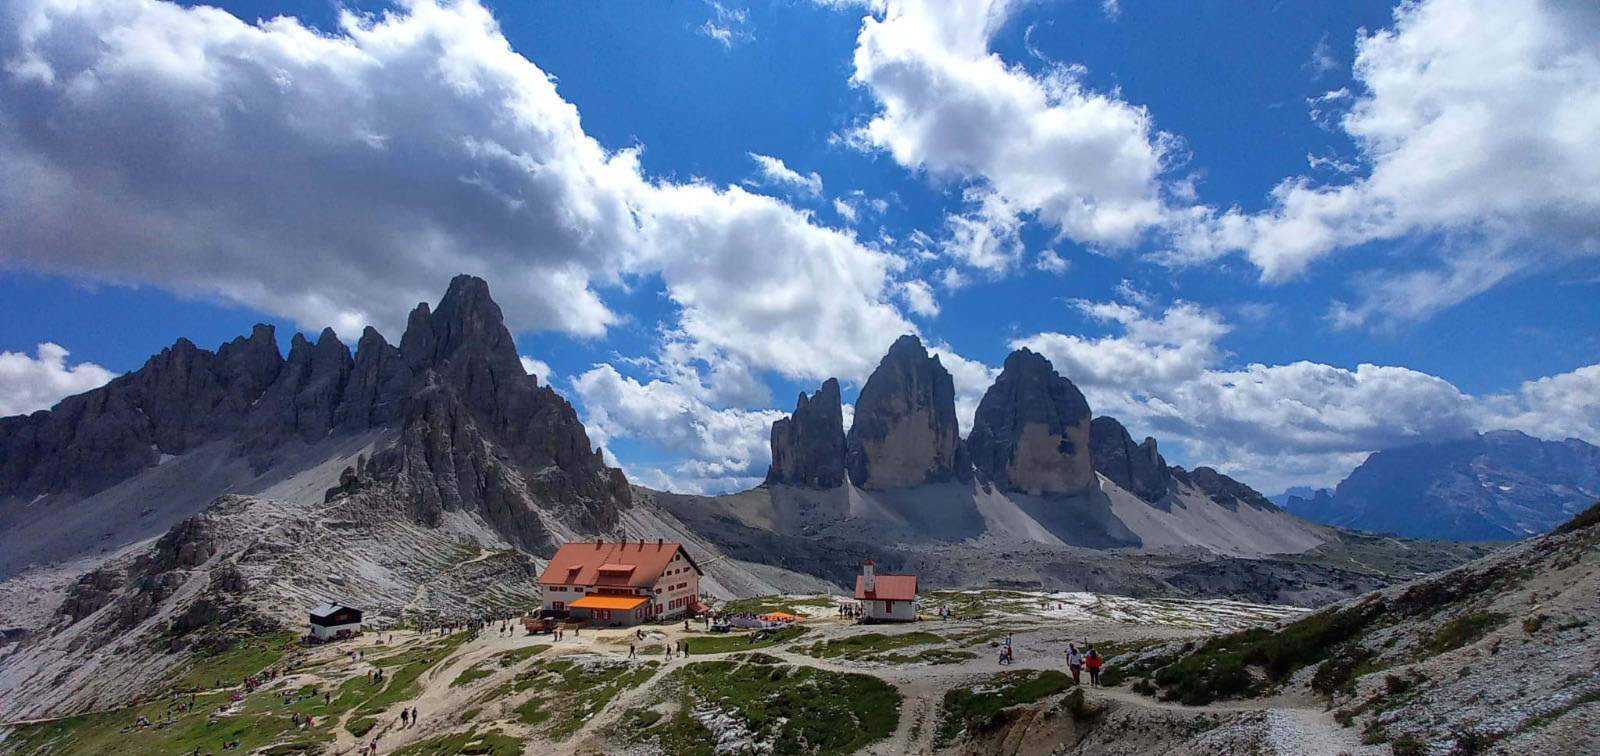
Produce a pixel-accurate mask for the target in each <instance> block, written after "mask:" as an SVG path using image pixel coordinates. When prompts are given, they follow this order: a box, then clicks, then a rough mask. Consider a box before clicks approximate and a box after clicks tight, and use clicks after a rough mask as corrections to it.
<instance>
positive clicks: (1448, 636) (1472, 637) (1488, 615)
mask: <svg viewBox="0 0 1600 756" xmlns="http://www.w3.org/2000/svg"><path fill="white" fill-rule="evenodd" d="M1506 619H1507V617H1506V615H1504V614H1500V613H1499V612H1468V613H1466V614H1463V615H1461V616H1459V617H1456V618H1455V619H1453V620H1450V621H1449V622H1446V623H1444V624H1443V625H1440V626H1439V629H1438V630H1435V631H1434V633H1433V637H1432V638H1430V639H1429V641H1428V650H1430V651H1432V652H1433V653H1435V654H1442V653H1445V652H1446V651H1454V650H1455V649H1458V648H1461V647H1462V646H1465V645H1467V644H1469V643H1472V642H1474V641H1477V640H1478V639H1479V638H1482V637H1483V636H1485V635H1488V634H1489V631H1491V630H1493V629H1495V628H1497V627H1499V626H1501V625H1503V624H1505V622H1506Z"/></svg>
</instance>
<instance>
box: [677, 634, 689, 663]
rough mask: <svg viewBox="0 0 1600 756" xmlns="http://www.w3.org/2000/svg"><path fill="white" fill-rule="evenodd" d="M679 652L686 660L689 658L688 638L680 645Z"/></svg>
mask: <svg viewBox="0 0 1600 756" xmlns="http://www.w3.org/2000/svg"><path fill="white" fill-rule="evenodd" d="M678 650H679V651H680V652H682V653H683V658H685V659H687V658H689V639H688V638H684V639H683V642H682V643H679V644H678Z"/></svg>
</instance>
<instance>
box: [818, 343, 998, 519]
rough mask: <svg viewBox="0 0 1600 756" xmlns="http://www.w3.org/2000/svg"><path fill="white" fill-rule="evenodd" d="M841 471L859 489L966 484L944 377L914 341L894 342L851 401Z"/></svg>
mask: <svg viewBox="0 0 1600 756" xmlns="http://www.w3.org/2000/svg"><path fill="white" fill-rule="evenodd" d="M845 447H846V449H845V468H846V470H847V471H848V472H849V475H850V480H851V482H853V483H855V484H856V485H857V486H859V487H862V488H874V489H887V488H903V487H907V486H916V485H921V484H923V483H933V482H939V481H946V480H951V479H959V480H971V477H972V463H971V462H970V461H969V460H968V459H967V455H966V447H965V445H963V444H962V443H961V435H960V431H959V429H958V426H957V422H956V391H955V383H954V382H953V381H952V380H951V378H950V372H949V371H947V370H945V369H944V365H941V364H940V363H939V358H938V357H936V356H931V355H929V354H928V350H927V349H925V348H923V346H922V340H921V339H918V338H917V337H916V336H912V335H906V336H901V337H900V338H899V339H896V340H895V342H894V344H893V345H892V346H890V347H889V352H888V354H886V355H884V358H883V361H882V362H879V363H878V367H877V369H876V370H873V371H872V376H871V377H869V378H868V379H867V383H866V385H864V386H862V387H861V395H860V397H858V398H857V399H856V412H855V421H854V422H853V423H852V424H851V426H850V433H849V435H848V436H847V438H846V442H845Z"/></svg>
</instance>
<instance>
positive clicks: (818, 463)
mask: <svg viewBox="0 0 1600 756" xmlns="http://www.w3.org/2000/svg"><path fill="white" fill-rule="evenodd" d="M844 459H845V437H844V412H843V410H842V408H841V404H840V400H839V381H838V380H837V379H834V378H829V379H828V380H826V381H824V382H823V384H822V387H821V388H819V389H817V391H816V393H815V394H812V395H811V396H810V397H807V396H806V395H805V394H804V393H801V394H800V397H799V398H798V399H796V400H795V405H794V413H793V414H791V415H790V416H788V417H786V418H783V419H781V420H778V421H777V422H775V423H773V424H772V466H771V467H769V468H767V482H768V483H785V484H788V485H793V486H803V487H806V488H833V487H835V486H840V485H843V484H844V479H845V470H844Z"/></svg>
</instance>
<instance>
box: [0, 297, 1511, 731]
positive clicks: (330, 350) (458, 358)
mask: <svg viewBox="0 0 1600 756" xmlns="http://www.w3.org/2000/svg"><path fill="white" fill-rule="evenodd" d="M840 401H841V400H840V391H839V384H838V381H837V380H829V381H826V382H824V383H823V384H822V385H821V386H820V387H819V388H818V390H817V391H816V392H814V393H812V394H809V395H804V394H803V395H801V396H800V397H798V399H797V401H796V406H795V410H794V412H793V413H792V414H791V415H789V416H788V417H786V418H784V419H781V420H779V421H778V422H776V423H774V424H773V427H772V429H771V443H772V465H771V468H770V470H769V472H768V475H767V478H766V480H765V482H764V483H763V484H761V485H759V486H757V487H755V488H753V489H750V490H747V491H741V492H738V493H733V494H728V495H724V496H691V495H683V494H674V493H669V492H663V491H653V490H650V489H647V488H643V487H639V486H634V485H630V484H629V483H628V481H627V479H626V477H625V476H624V474H623V473H622V471H620V470H618V469H615V468H611V467H608V466H607V465H606V464H605V463H604V461H603V460H604V457H603V454H602V453H601V451H600V450H599V449H596V448H595V447H594V446H593V445H592V444H591V442H590V440H589V437H588V434H587V432H586V430H585V429H584V427H583V424H582V423H581V422H580V420H579V418H578V415H577V413H576V412H575V411H574V409H573V407H572V406H571V405H570V404H569V403H568V402H567V401H566V400H565V399H563V398H562V397H561V396H560V395H559V394H558V393H557V392H556V391H554V390H553V389H552V388H550V387H549V386H547V385H542V384H541V383H540V381H539V379H538V378H537V377H535V376H530V375H528V374H527V373H526V372H525V370H524V368H523V367H522V364H521V361H520V360H519V359H518V356H517V351H516V349H515V345H514V342H513V339H512V336H511V333H510V332H509V331H508V330H507V329H506V327H505V325H504V323H503V319H502V315H501V311H500V308H499V306H498V305H496V304H495V302H494V300H493V299H492V297H491V296H490V293H489V287H488V284H487V283H486V282H484V281H483V280H481V279H478V278H474V277H471V276H458V277H456V278H455V279H453V280H452V281H451V282H450V285H449V288H448V289H447V291H446V292H445V294H444V296H443V298H442V299H441V300H440V301H439V302H438V304H437V306H435V307H429V306H428V305H427V304H419V305H417V307H416V308H415V309H414V310H413V311H412V313H411V316H410V318H409V319H408V323H407V327H406V329H405V332H404V333H403V334H402V336H401V338H400V340H399V343H398V345H394V344H391V343H390V342H389V341H387V340H386V339H385V338H384V337H383V336H382V335H381V334H379V333H378V332H377V331H376V330H374V329H371V328H368V329H366V330H365V331H364V332H363V333H362V335H361V338H360V339H359V340H358V342H357V345H356V349H355V351H354V353H352V352H351V351H350V350H349V349H348V348H347V347H346V346H345V345H344V344H343V343H342V342H341V341H340V340H339V338H338V336H337V335H336V334H335V333H334V332H332V331H331V330H324V331H323V332H322V333H321V334H320V335H319V336H318V337H317V339H316V340H315V341H313V340H311V339H308V338H306V337H304V336H303V335H298V334H297V335H296V336H295V337H294V338H293V339H292V340H291V345H290V349H289V352H288V354H287V355H284V354H282V353H281V352H280V351H279V350H278V348H277V345H276V339H275V334H274V332H273V330H272V329H271V327H270V326H258V327H256V328H255V329H254V330H253V331H252V333H251V334H250V335H249V336H246V337H241V338H238V339H235V340H233V341H230V342H228V343H226V344H223V345H222V346H221V347H219V348H218V349H217V350H215V351H210V350H205V349H201V348H199V347H197V346H196V345H194V344H192V343H190V342H189V341H187V340H185V339H180V340H178V341H177V342H176V343H175V344H174V345H173V346H172V347H170V348H168V349H165V350H163V351H162V352H161V353H159V354H157V355H155V356H153V357H151V358H150V359H149V360H148V361H147V362H146V363H145V365H144V366H143V367H141V368H139V369H138V370H135V371H133V372H131V373H128V374H126V375H124V376H121V377H119V378H117V379H115V380H113V381H111V382H110V383H109V384H107V385H105V386H103V387H101V388H98V389H94V390H92V391H89V392H85V393H83V394H79V395H76V396H72V397H68V398H67V399H64V400H62V401H61V402H60V403H58V404H57V405H56V406H54V407H52V408H51V409H49V410H45V411H40V412H35V413H33V414H30V415H25V416H16V417H8V418H3V419H0V617H4V623H5V627H3V628H0V630H3V631H4V637H5V639H6V641H7V643H6V644H5V645H3V646H0V690H6V691H10V692H11V693H12V695H11V696H10V697H9V698H7V699H6V700H4V701H0V716H8V717H15V716H31V715H35V714H38V713H43V712H60V711H82V710H86V709H89V708H93V707H98V706H105V705H108V704H111V703H113V702H115V701H117V700H121V699H125V698H126V697H128V696H131V695H137V694H138V693H139V691H141V690H143V689H145V688H147V687H148V686H149V685H152V684H155V683H156V682H157V681H160V680H163V679H167V678H168V677H169V676H170V675H171V674H172V673H173V671H174V669H175V668H177V666H178V665H181V664H182V663H183V659H185V658H186V654H190V653H192V652H197V651H201V650H205V649H217V648H226V647H230V646H231V645H235V644H237V643H238V642H240V640H241V639H243V638H248V637H250V633H253V632H258V631H259V630H260V629H262V628H269V627H274V626H282V625H284V624H286V623H293V622H298V621H302V620H303V617H304V615H303V613H302V612H303V610H304V608H305V607H308V606H313V605H316V604H319V603H322V602H325V601H328V600H330V599H332V600H339V601H343V602H348V603H353V604H355V605H358V606H363V607H367V608H368V609H369V612H368V617H369V618H371V619H372V621H375V622H388V621H398V620H402V619H407V620H415V619H418V618H423V617H439V616H461V614H463V613H465V612H470V611H479V610H485V609H499V608H504V607H508V606H516V607H521V606H527V605H529V604H530V603H534V602H536V601H537V600H538V590H537V587H536V585H535V584H534V579H533V576H534V575H536V574H537V572H538V570H539V569H540V567H541V566H542V563H543V560H544V559H545V558H548V557H549V556H550V555H551V554H552V553H553V551H554V549H555V548H556V547H557V545H558V544H560V543H563V542H566V541H571V540H577V539H589V538H601V539H628V540H636V539H669V540H672V541H676V542H681V543H683V544H685V545H686V547H687V548H688V549H689V550H690V551H691V553H692V554H693V555H694V556H695V558H696V560H697V562H699V563H700V564H701V566H702V568H703V569H704V571H705V577H704V578H703V579H702V581H701V588H702V590H704V591H706V592H708V593H709V594H711V595H713V596H717V597H737V596H752V595H760V594H773V593H786V592H828V591H836V590H838V586H841V585H843V584H846V583H847V582H849V581H852V580H853V578H854V574H855V572H856V570H857V565H859V564H860V562H861V560H862V559H863V558H866V557H872V558H875V559H876V560H877V561H878V563H879V564H880V565H881V566H882V569H884V570H885V571H886V572H889V571H892V572H900V571H908V572H914V573H916V574H918V575H919V577H920V582H921V585H923V586H924V587H925V588H927V589H939V588H975V587H1010V588H1029V589H1049V590H1091V591H1104V592H1111V593H1118V594H1124V595H1135V596H1165V597H1181V596H1192V597H1233V598H1242V599H1247V600H1252V601H1262V602H1274V603H1289V604H1298V605H1302V606H1315V605H1321V604H1324V603H1326V602H1328V601H1331V600H1335V599H1339V598H1342V597H1347V596H1351V595H1354V594H1357V593H1360V592H1362V591H1366V590H1371V589H1374V588H1378V587H1381V586H1384V585H1389V584H1392V583H1394V582H1395V581H1397V580H1400V579H1404V578H1406V577H1408V576H1410V575H1412V574H1415V573H1416V572H1420V571H1431V570H1436V569H1441V568H1444V567H1448V566H1451V565H1454V564H1459V563H1461V562H1462V561H1465V560H1467V559H1470V558H1473V557H1475V556H1478V555H1480V554H1481V553H1483V551H1482V550H1481V549H1477V548H1476V547H1456V546H1452V545H1446V544H1438V543H1424V542H1419V541H1408V540H1403V539H1393V538H1375V537H1370V536H1364V535H1360V534H1356V533H1353V532H1350V531H1346V530H1341V529H1337V528H1332V527H1329V526H1325V525H1320V524H1316V523H1312V522H1309V521H1307V520H1304V519H1301V518H1299V517H1296V516H1295V515H1293V514H1290V513H1288V512H1286V511H1283V510H1282V509H1280V508H1279V507H1277V506H1276V505H1274V504H1273V503H1272V502H1270V501H1268V500H1267V499H1266V498H1265V497H1263V496H1262V495H1261V494H1259V493H1257V492H1256V491H1254V490H1252V489H1250V488H1249V487H1248V486H1246V485H1244V484H1242V483H1240V482H1238V481H1236V480H1233V479H1232V478H1229V477H1228V476H1226V475H1223V474H1221V473H1219V472H1217V471H1216V470H1214V469H1211V468H1208V467H1197V468H1195V469H1193V470H1186V469H1184V468H1181V467H1177V466H1171V465H1168V464H1167V463H1166V461H1165V460H1164V459H1163V457H1162V455H1161V453H1160V451H1159V449H1158V445H1157V442H1156V440H1155V439H1152V438H1145V439H1143V440H1142V441H1138V442H1135V440H1134V439H1133V438H1132V437H1131V436H1130V434H1129V433H1128V432H1127V430H1126V429H1125V428H1124V427H1123V426H1122V425H1121V423H1119V422H1118V421H1117V420H1116V419H1114V418H1111V417H1106V416H1100V417H1096V416H1094V415H1093V414H1092V411H1091V408H1090V407H1089V405H1088V402H1087V401H1086V400H1085V398H1084V396H1083V395H1082V393H1081V392H1080V391H1078V389H1077V388H1076V387H1075V386H1073V384H1072V383H1071V381H1070V380H1068V379H1067V378H1066V377H1064V376H1062V375H1060V374H1059V373H1057V372H1056V370H1055V369H1054V368H1053V366H1052V365H1051V364H1050V363H1049V361H1048V360H1046V359H1045V358H1044V357H1042V356H1040V355H1038V354H1036V353H1033V352H1031V351H1028V350H1018V351H1016V352H1014V353H1012V354H1011V355H1010V356H1009V357H1007V359H1006V361H1005V365H1004V369H1003V370H1002V371H1001V373H1000V374H999V376H998V378H997V379H996V381H995V383H994V385H993V386H991V387H990V388H989V390H988V391H987V392H986V394H985V395H984V397H983V399H982V401H981V402H980V404H979V406H978V409H977V413H976V417H975V420H974V424H973V428H972V429H971V430H970V432H968V433H967V434H965V435H964V436H963V435H962V434H961V433H960V429H959V428H958V425H957V419H956V412H955V406H954V390H953V384H952V380H951V376H950V374H949V372H948V371H947V370H945V368H944V367H943V366H942V365H941V364H940V362H939V359H938V357H937V356H934V355H930V354H929V353H928V352H927V350H926V349H925V348H924V347H923V345H922V344H921V342H920V341H919V340H918V339H917V338H916V337H915V336H902V337H900V338H898V339H897V340H895V341H894V342H893V344H892V345H891V346H890V347H889V349H888V351H887V353H886V355H885V356H884V358H883V360H882V362H881V363H880V364H879V365H878V367H877V368H876V369H875V370H874V371H873V373H872V375H871V376H870V377H869V378H868V380H867V382H866V383H865V384H864V385H863V386H862V389H861V392H860V395H859V397H858V399H857V402H856V406H855V413H854V421H853V422H852V424H851V426H850V427H849V428H845V427H844V425H843V413H842V406H841V403H840ZM18 639H20V642H16V641H18Z"/></svg>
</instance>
